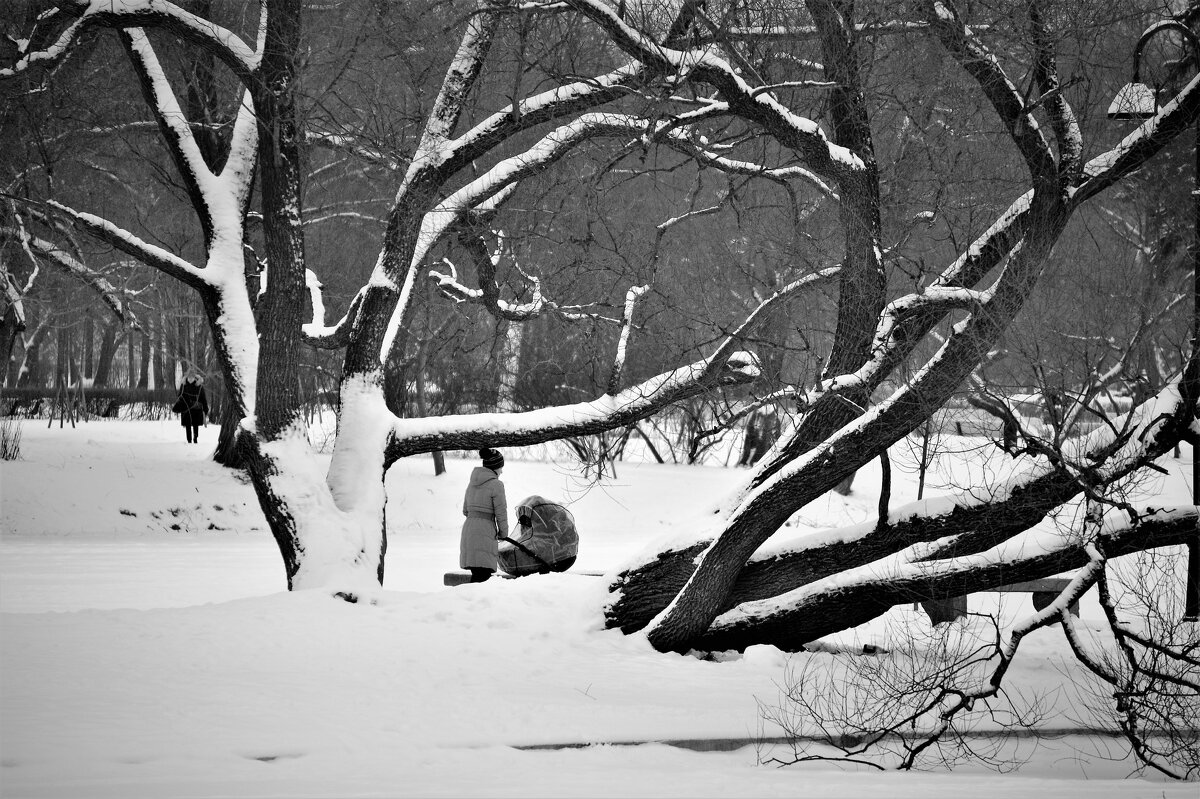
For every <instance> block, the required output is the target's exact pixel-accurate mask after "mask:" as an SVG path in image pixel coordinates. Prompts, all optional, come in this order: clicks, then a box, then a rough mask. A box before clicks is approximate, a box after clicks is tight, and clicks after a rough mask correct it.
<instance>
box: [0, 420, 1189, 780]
mask: <svg viewBox="0 0 1200 799" xmlns="http://www.w3.org/2000/svg"><path fill="white" fill-rule="evenodd" d="M22 432H23V441H22V453H23V460H20V461H15V462H0V492H2V493H0V530H2V536H0V611H3V612H2V613H0V624H2V628H0V795H3V796H4V797H5V798H6V799H8V798H9V797H24V796H30V797H41V796H71V797H133V796H147V797H176V796H179V797H194V796H228V797H234V796H237V797H266V796H287V797H325V796H331V797H332V796H614V797H615V796H784V795H796V794H803V795H806V796H834V795H837V796H840V797H847V796H902V797H903V796H912V797H917V796H920V797H932V796H941V795H945V796H955V797H959V796H962V795H963V794H964V793H967V792H975V793H977V794H979V795H982V796H998V797H999V796H1022V797H1024V796H1028V795H1031V794H1032V795H1039V796H1040V797H1046V798H1047V799H1049V798H1051V797H1074V796H1078V795H1080V794H1081V793H1082V792H1083V791H1086V792H1087V793H1088V794H1089V795H1090V796H1094V797H1106V796H1154V797H1160V796H1168V797H1174V796H1179V797H1183V796H1187V797H1193V796H1194V795H1195V786H1194V785H1192V786H1181V785H1175V784H1170V783H1165V782H1158V781H1154V782H1152V781H1149V780H1143V779H1132V780H1121V779H1120V778H1121V777H1123V776H1125V775H1127V774H1128V773H1129V771H1130V770H1131V768H1132V766H1131V763H1130V762H1129V761H1128V760H1122V756H1123V748H1122V746H1121V745H1120V743H1119V742H1116V741H1112V740H1107V739H1104V740H1097V739H1090V740H1079V739H1069V740H1063V741H1052V742H1047V743H1045V744H1044V745H1042V746H1041V747H1038V748H1036V750H1035V748H1034V747H1033V745H1032V744H1031V743H1030V742H1029V741H1021V742H1019V743H1018V745H1019V748H1020V750H1021V753H1022V754H1023V755H1025V756H1029V757H1031V758H1032V759H1031V760H1030V762H1029V764H1028V765H1027V766H1025V767H1024V768H1023V769H1022V770H1021V771H1019V772H1017V773H1016V774H1009V775H1005V776H997V775H996V774H994V773H992V772H989V771H987V770H985V769H983V768H982V767H978V766H960V767H958V768H957V769H956V770H954V771H953V772H946V771H941V770H939V771H927V772H918V773H894V772H888V773H879V772H874V771H853V770H851V771H842V770H839V769H837V768H835V767H832V766H830V765H828V764H817V765H808V766H804V767H791V768H787V769H778V768H773V767H770V766H760V765H757V764H756V763H757V761H758V759H759V758H760V757H763V758H765V757H768V756H770V754H772V753H773V754H775V755H781V756H786V751H785V750H781V749H780V748H775V749H774V750H771V749H770V748H769V747H756V746H752V745H748V746H744V747H742V748H738V749H735V750H733V751H723V752H696V751H691V750H688V749H683V748H678V747H674V746H668V745H664V744H662V743H648V744H643V745H638V746H627V745H623V744H626V743H629V742H638V741H651V742H653V741H678V740H692V741H694V740H696V739H756V738H762V737H770V736H775V735H778V734H779V730H778V729H774V728H772V727H771V726H770V725H769V724H767V723H766V722H764V721H763V719H762V717H761V713H760V710H759V702H762V703H764V704H767V705H771V704H773V703H775V702H777V701H778V696H779V686H780V684H782V683H783V682H784V680H785V674H786V672H787V669H788V668H789V667H795V666H797V665H798V664H799V663H800V662H802V661H803V662H810V663H813V664H816V665H818V666H819V665H820V664H822V663H825V662H828V661H829V659H830V658H831V656H830V655H829V654H828V653H824V652H818V653H812V654H801V655H795V656H792V655H786V654H784V653H782V652H780V651H779V650H777V649H775V648H773V647H753V648H751V649H750V650H749V651H747V652H746V653H745V655H742V656H735V657H730V658H727V659H723V660H722V662H710V661H704V660H700V659H698V658H696V657H688V656H678V655H661V654H657V653H655V652H653V651H652V650H651V649H650V648H649V647H648V646H647V645H646V643H645V641H644V640H643V639H642V638H641V637H639V636H623V635H621V634H619V633H615V632H605V631H603V630H602V629H601V617H600V608H601V606H602V602H603V599H604V584H605V581H604V580H603V579H602V578H598V577H591V576H587V575H584V574H581V572H589V571H590V572H596V571H606V570H609V569H612V568H614V567H616V566H617V565H619V564H620V563H622V562H624V561H626V560H627V559H628V558H629V557H630V556H632V555H634V554H636V552H638V551H639V550H641V549H642V548H644V547H645V546H647V545H648V544H649V543H651V542H652V541H653V540H654V539H655V538H656V537H659V536H670V535H672V534H673V533H674V534H677V533H678V532H679V531H680V530H683V529H687V527H688V526H689V525H694V524H697V523H699V522H698V521H697V519H698V518H699V517H700V514H701V512H702V511H703V510H704V508H706V507H708V506H709V505H710V504H711V503H713V502H714V501H716V500H718V499H720V497H721V495H722V494H723V493H724V492H726V491H728V490H729V489H730V488H731V487H733V486H734V485H735V484H736V483H737V481H738V479H739V477H741V476H743V475H744V473H742V472H739V471H738V470H736V469H725V468H719V467H711V466H693V467H684V466H659V465H655V464H634V463H628V462H625V463H621V464H619V465H618V475H617V477H616V478H615V479H611V480H608V481H606V482H605V483H604V484H602V485H599V486H591V485H589V484H587V483H586V482H585V481H584V480H583V479H582V478H581V477H580V476H579V474H578V469H577V468H576V467H575V466H573V465H571V464H569V463H567V462H565V461H563V462H560V463H557V464H555V463H548V462H541V461H536V460H522V459H521V455H520V453H516V452H510V453H509V457H508V465H507V468H506V470H505V473H504V479H505V483H506V486H507V493H508V497H509V499H510V501H511V502H512V503H513V504H515V503H516V502H517V500H519V499H520V498H522V497H524V496H526V495H529V494H534V493H537V494H542V495H544V496H549V497H557V498H559V499H561V500H563V501H566V502H568V503H570V507H571V510H572V512H573V513H574V514H575V516H576V519H577V520H578V523H579V527H580V532H581V551H580V557H579V560H578V562H577V564H576V566H575V567H574V568H573V569H572V572H571V573H567V574H562V575H546V576H537V577H529V578H524V579H521V580H500V579H493V580H492V581H490V582H488V583H485V584H482V585H468V586H461V587H457V588H445V587H443V586H442V574H443V572H444V571H445V570H447V569H450V568H454V567H455V565H456V563H457V545H458V529H459V525H460V519H461V517H460V515H459V509H460V507H461V492H462V489H463V485H464V484H465V480H466V477H467V474H468V472H469V470H470V468H471V467H472V466H474V465H475V461H474V460H473V459H459V458H455V457H451V458H448V459H447V464H448V466H449V473H448V474H447V475H444V476H442V477H437V478H435V477H434V476H433V470H432V466H431V463H430V461H429V460H428V459H427V458H416V459H410V460H407V461H404V462H401V463H400V464H398V465H397V466H396V467H395V468H394V469H393V470H392V473H391V475H390V476H389V479H388V487H389V495H390V502H389V506H388V520H389V551H388V558H387V569H388V571H387V579H386V581H385V589H386V591H385V593H384V595H383V600H382V601H381V602H380V603H379V604H378V605H376V606H366V605H348V604H346V603H344V602H341V601H338V600H334V599H331V598H329V597H325V596H321V595H318V594H313V593H292V594H289V593H287V592H285V591H283V590H282V589H283V585H284V580H283V571H282V566H281V564H280V560H279V556H278V553H277V551H276V549H275V547H274V543H273V542H272V540H271V538H270V535H269V534H268V533H267V532H266V529H265V525H264V523H263V521H262V519H261V516H260V514H259V511H258V508H257V505H256V502H255V499H254V496H253V492H252V490H251V488H250V487H249V485H247V484H246V482H245V481H244V480H242V479H239V477H238V475H236V474H234V473H232V472H229V471H227V470H225V469H223V468H221V467H218V466H216V465H215V464H213V463H211V462H210V461H209V460H208V457H209V454H210V449H209V448H210V446H211V443H212V441H211V440H212V438H213V437H214V436H215V433H216V430H215V428H213V427H209V428H206V429H205V430H204V431H203V432H204V434H205V435H206V436H207V437H208V440H207V441H206V442H205V443H204V444H203V445H201V446H189V445H188V444H186V443H184V442H183V441H182V437H183V436H182V432H181V430H180V428H179V427H178V425H176V424H174V423H173V422H171V421H164V422H113V421H92V422H88V423H84V424H81V425H80V426H79V427H78V428H76V429H73V430H72V429H70V428H69V427H68V428H60V427H59V426H58V425H57V424H56V425H55V426H54V427H53V428H50V429H47V428H46V426H45V424H44V422H43V423H39V422H37V421H36V420H34V421H31V422H25V423H24V424H23V428H22ZM1189 455H1190V453H1189V452H1188V450H1187V449H1186V448H1185V451H1184V460H1183V461H1182V462H1179V461H1174V460H1171V459H1165V460H1164V464H1165V465H1167V466H1169V467H1170V468H1172V469H1173V470H1175V471H1176V473H1177V474H1180V475H1181V474H1183V473H1186V470H1187V468H1188V466H1189V461H1188V460H1187V458H1188V456H1189ZM895 477H896V479H897V485H896V489H895V491H896V495H895V501H896V502H903V501H910V500H912V499H914V498H915V489H914V487H913V486H914V482H913V478H912V476H911V475H910V474H907V473H904V472H902V471H900V472H898V473H897V474H896V475H895ZM876 484H877V475H876V474H875V473H874V472H872V471H870V470H864V472H863V473H862V474H861V475H860V477H859V479H858V481H857V482H856V485H855V488H856V491H855V493H854V494H853V495H851V497H849V498H842V497H838V496H831V497H830V498H828V499H823V500H821V501H819V502H818V503H815V504H814V505H813V506H810V507H809V508H806V509H805V510H804V511H803V512H802V514H800V517H801V519H802V520H803V521H804V522H805V523H807V524H818V525H819V524H835V523H836V524H844V523H850V522H857V521H862V520H864V519H866V518H867V517H868V516H869V515H870V514H872V513H873V512H874V504H875V501H876V497H875V493H874V490H873V486H874V485H876ZM1181 486H1183V482H1182V477H1181V476H1180V477H1178V478H1177V479H1176V480H1175V481H1174V482H1173V483H1172V484H1171V487H1181ZM905 492H907V493H905ZM1028 603H1029V600H1028V598H1027V597H1019V596H1011V595H992V594H985V595H979V596H976V597H973V598H972V608H973V609H975V608H978V609H981V610H987V609H995V610H998V611H999V612H1001V614H1002V615H1005V616H1006V617H1008V618H1013V617H1016V616H1018V615H1020V614H1022V613H1028V612H1029V610H1030V609H1031V608H1030V607H1029V604H1028ZM1095 614H1096V609H1095V608H1094V606H1092V605H1090V604H1089V603H1087V602H1085V604H1084V617H1085V620H1088V619H1089V618H1093V619H1094V618H1095ZM927 631H928V624H927V622H925V621H924V618H923V617H922V616H920V615H919V614H916V613H914V612H913V611H912V610H911V609H907V608H900V609H896V610H895V611H893V612H892V613H891V614H889V616H888V617H887V618H885V619H883V620H879V621H877V622H875V623H873V624H871V625H868V626H867V627H865V628H863V629H860V630H856V631H854V632H853V633H849V634H846V635H844V636H839V637H838V638H837V639H835V640H832V641H829V642H828V644H829V646H830V647H831V648H838V647H844V648H848V649H861V645H862V644H863V643H873V644H876V645H880V646H883V647H886V648H890V649H899V648H903V647H904V646H905V644H906V642H907V641H908V639H909V637H910V636H911V635H913V634H914V632H915V633H916V634H918V635H924V634H925V633H926V632H927ZM1077 679H1078V671H1077V669H1076V668H1075V667H1074V666H1072V665H1071V664H1070V662H1069V657H1067V655H1066V650H1065V647H1064V645H1063V644H1062V643H1061V641H1060V640H1059V636H1058V635H1057V633H1056V632H1055V631H1053V630H1049V631H1042V632H1039V633H1037V634H1035V635H1033V636H1031V637H1030V638H1029V639H1027V640H1026V641H1025V643H1023V645H1022V650H1021V656H1020V657H1019V659H1018V661H1017V667H1016V668H1015V669H1014V672H1013V673H1012V674H1011V675H1010V680H1012V681H1013V682H1014V684H1016V682H1018V681H1019V682H1020V683H1021V685H1023V686H1024V687H1025V688H1027V689H1029V690H1032V691H1035V692H1038V693H1039V694H1040V695H1042V696H1043V697H1044V698H1046V699H1047V700H1048V701H1049V702H1050V703H1051V705H1052V706H1053V707H1052V710H1051V712H1050V713H1049V715H1048V717H1047V719H1046V721H1045V723H1046V724H1047V725H1048V726H1051V727H1072V726H1075V725H1077V724H1079V723H1081V722H1089V721H1091V719H1089V718H1088V716H1087V714H1086V713H1085V712H1084V711H1083V710H1082V709H1081V707H1080V706H1079V703H1078V701H1077V698H1076V697H1077V694H1076V692H1075V691H1074V690H1073V689H1072V688H1071V683H1072V682H1073V681H1075V680H1077ZM583 744H591V745H590V746H586V747H579V746H577V745H583ZM544 745H573V746H576V748H537V749H531V750H527V749H518V748H514V747H519V746H535V747H540V746H544ZM1072 745H1075V746H1080V747H1082V749H1083V751H1082V752H1075V751H1073V750H1072V749H1071V746H1072ZM1085 779H1086V780H1087V782H1086V783H1084V782H1083V780H1085Z"/></svg>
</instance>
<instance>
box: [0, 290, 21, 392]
mask: <svg viewBox="0 0 1200 799" xmlns="http://www.w3.org/2000/svg"><path fill="white" fill-rule="evenodd" d="M24 329H25V325H24V324H23V323H22V322H21V320H20V318H19V317H18V316H17V311H16V309H15V308H14V307H13V306H12V305H9V307H8V308H7V309H6V310H5V312H4V316H3V318H0V359H2V360H0V363H2V364H3V365H4V373H3V378H4V385H6V386H12V385H15V384H16V378H17V376H18V372H17V369H16V363H15V362H14V360H13V354H14V351H15V349H16V344H17V339H18V337H20V335H21V331H23V330H24Z"/></svg>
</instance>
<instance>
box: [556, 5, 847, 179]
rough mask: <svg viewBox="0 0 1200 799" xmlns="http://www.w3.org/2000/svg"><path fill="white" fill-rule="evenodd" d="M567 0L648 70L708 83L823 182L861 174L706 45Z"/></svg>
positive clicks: (809, 125) (812, 126)
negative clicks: (678, 43)
mask: <svg viewBox="0 0 1200 799" xmlns="http://www.w3.org/2000/svg"><path fill="white" fill-rule="evenodd" d="M567 3H568V4H569V5H570V6H571V7H572V8H574V9H575V10H577V11H579V12H580V13H581V14H583V15H584V16H586V17H587V18H588V19H590V20H592V21H593V22H595V23H596V24H597V25H599V26H600V27H601V28H602V29H603V30H604V31H605V32H606V33H607V34H608V36H609V37H610V38H611V39H612V41H613V42H614V43H615V44H616V45H617V46H618V47H620V48H621V49H622V50H623V51H624V52H626V53H627V54H628V55H629V56H630V57H632V58H634V59H637V60H638V61H640V62H641V63H643V64H645V65H646V67H647V68H649V69H651V70H653V71H655V72H657V73H659V74H661V75H666V76H672V77H673V79H674V80H676V81H677V82H684V81H691V82H697V81H698V82H702V83H707V84H709V85H711V86H713V87H714V88H715V89H716V90H717V91H718V93H719V94H720V95H721V99H722V100H723V101H724V102H726V103H728V105H729V107H730V108H731V109H736V113H737V114H738V116H741V117H742V118H744V119H747V120H750V121H753V122H755V123H757V124H759V125H761V126H762V127H763V128H764V129H765V130H767V131H769V132H770V133H771V134H772V135H773V136H775V137H776V138H777V139H779V141H780V142H781V143H782V144H784V145H785V146H787V147H790V148H792V149H794V150H795V151H796V152H797V153H799V154H800V155H801V157H802V158H803V160H804V162H805V164H806V165H807V167H808V169H810V170H811V171H813V172H815V173H816V174H817V175H818V176H820V177H821V178H822V179H823V180H836V179H838V178H839V177H841V176H844V175H846V174H850V173H857V172H861V171H862V170H864V169H865V168H866V165H865V164H864V162H863V161H862V159H861V158H859V157H858V156H857V155H856V154H854V153H853V152H851V151H850V150H848V149H847V148H845V147H842V146H840V145H837V144H833V143H832V142H830V141H829V140H828V138H826V136H825V134H824V132H823V131H822V130H821V128H820V126H818V125H817V123H815V122H814V121H812V120H810V119H806V118H804V117H801V116H799V115H797V114H795V113H794V112H792V111H791V110H790V109H788V108H787V107H785V106H784V105H782V104H781V103H779V102H778V101H777V100H776V99H775V98H774V97H772V96H771V95H770V94H765V93H756V91H755V88H756V87H754V86H751V85H750V84H749V83H747V82H746V80H745V79H744V78H743V77H742V76H741V75H740V74H738V70H737V69H735V68H734V67H733V66H732V65H730V64H729V63H728V62H727V61H725V60H724V59H722V58H720V57H719V55H718V54H717V53H715V52H713V50H712V49H711V48H710V47H707V46H703V47H697V48H694V49H688V50H677V49H673V48H671V47H667V46H665V45H662V44H659V43H658V42H657V41H655V40H654V39H653V38H652V37H650V36H647V35H645V34H643V33H642V32H641V31H639V30H637V29H635V28H633V27H632V26H631V25H629V24H627V23H626V22H625V21H624V20H623V19H621V17H620V16H619V15H618V14H617V12H616V10H615V9H613V8H611V7H610V6H608V5H607V4H606V3H604V2H602V0H567Z"/></svg>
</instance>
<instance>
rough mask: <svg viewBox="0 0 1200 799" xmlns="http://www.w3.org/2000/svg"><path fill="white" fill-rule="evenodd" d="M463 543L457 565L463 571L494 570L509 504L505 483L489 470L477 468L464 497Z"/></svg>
mask: <svg viewBox="0 0 1200 799" xmlns="http://www.w3.org/2000/svg"><path fill="white" fill-rule="evenodd" d="M463 516H466V517H467V518H466V521H464V522H463V526H462V541H461V543H460V544H459V550H458V565H459V566H461V567H462V568H464V569H492V570H493V571H494V570H495V569H496V541H497V540H499V539H500V538H503V537H506V536H507V535H508V500H507V498H505V496H504V483H502V482H500V476H499V475H497V474H496V473H495V472H493V471H492V470H491V469H485V468H484V467H482V466H476V467H475V469H474V470H473V471H472V472H471V479H470V481H469V482H468V483H467V492H466V494H465V495H464V496H463Z"/></svg>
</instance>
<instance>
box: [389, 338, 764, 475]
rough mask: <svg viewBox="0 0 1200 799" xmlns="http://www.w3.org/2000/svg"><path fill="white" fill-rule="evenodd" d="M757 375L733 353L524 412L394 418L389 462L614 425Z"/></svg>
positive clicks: (753, 364) (747, 357)
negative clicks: (585, 397)
mask: <svg viewBox="0 0 1200 799" xmlns="http://www.w3.org/2000/svg"><path fill="white" fill-rule="evenodd" d="M758 376H759V369H758V359H757V358H756V357H755V356H753V355H752V354H750V353H746V352H735V353H734V354H733V356H732V357H730V358H728V359H726V360H723V361H717V360H714V359H713V358H711V357H710V358H705V359H703V360H700V361H696V362H695V363H691V364H688V365H687V366H683V367H680V368H678V369H673V370H671V371H669V372H664V373H663V374H660V375H657V376H655V377H652V378H650V379H649V380H646V381H643V382H642V383H639V384H638V385H636V386H631V387H630V388H627V389H625V390H623V391H620V392H618V393H616V394H605V395H604V396H602V397H599V398H597V399H595V400H592V401H589V402H578V403H572V404H569V405H559V406H554V407H548V408H542V409H539V410H535V411H523V412H520V413H472V414H460V415H451V416H439V417H437V418H436V419H396V421H395V424H394V426H393V435H394V438H395V440H394V442H393V443H392V444H391V445H390V446H389V447H388V459H389V462H390V461H392V460H395V459H396V458H402V457H406V456H408V455H416V454H420V453H423V452H432V451H435V450H448V449H478V448H479V447H481V446H496V447H513V446H526V445H530V444H540V443H544V442H546V441H553V440H556V439H559V438H566V437H570V436H580V435H588V434H591V433H599V432H602V431H604V430H611V429H612V428H614V427H621V426H624V425H628V424H630V423H632V422H635V421H638V420H640V419H644V418H646V417H647V416H650V415H651V414H653V413H654V412H655V411H657V410H660V409H661V408H663V407H666V406H667V405H669V404H671V403H672V402H678V401H679V400H682V399H686V398H688V397H692V396H695V395H697V394H701V393H703V392H705V391H709V390H712V389H714V388H718V387H720V386H728V385H736V384H741V383H749V382H752V381H754V380H756V379H757V378H758Z"/></svg>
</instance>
